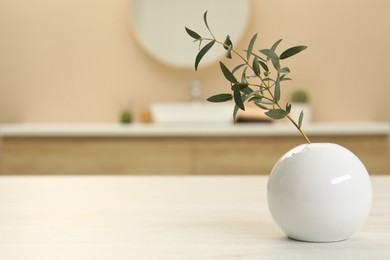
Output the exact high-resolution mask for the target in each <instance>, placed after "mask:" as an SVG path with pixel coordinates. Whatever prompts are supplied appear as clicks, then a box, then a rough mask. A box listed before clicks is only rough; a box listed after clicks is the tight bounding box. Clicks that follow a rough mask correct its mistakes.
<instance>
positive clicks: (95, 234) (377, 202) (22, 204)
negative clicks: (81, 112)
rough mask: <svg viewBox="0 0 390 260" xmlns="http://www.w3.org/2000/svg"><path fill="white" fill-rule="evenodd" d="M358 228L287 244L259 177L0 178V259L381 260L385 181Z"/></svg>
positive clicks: (386, 242) (388, 250)
mask: <svg viewBox="0 0 390 260" xmlns="http://www.w3.org/2000/svg"><path fill="white" fill-rule="evenodd" d="M371 180H372V185H373V206H372V211H371V214H370V216H369V218H368V220H367V222H366V223H365V224H364V225H363V227H362V228H361V229H360V230H359V231H358V232H357V233H355V234H354V235H353V236H352V237H351V238H350V239H348V240H346V241H342V242H337V243H305V242H298V241H294V240H289V239H287V238H286V236H285V235H284V234H283V233H282V232H281V231H280V229H279V228H278V226H277V225H276V224H275V223H274V221H273V220H272V218H271V216H270V214H269V212H268V208H267V202H266V182H267V177H265V176H252V177H250V176H241V177H240V176H219V177H217V176H167V177H158V176H89V177H88V176H78V177H77V176H75V177H70V176H57V177H53V176H51V177H50V176H32V177H27V176H19V177H12V176H0V259H13V260H22V259H23V260H25V259H29V260H52V259H56V260H62V259H64V260H65V259H66V260H69V259H71V260H103V259H104V260H106V259H112V260H122V259H123V260H125V259H126V260H128V259H135V260H143V259H148V260H149V259H150V260H162V259H167V260H176V259H178V260H187V259H194V260H201V259H210V260H218V259H224V260H225V259H242V260H244V259H245V260H248V259H253V260H255V259H256V260H258V259H267V260H273V259H289V260H295V259H310V260H311V259H316V260H321V259H332V260H333V259H353V260H356V259H364V260H366V259H388V258H389V256H390V206H389V201H390V177H388V176H372V178H371Z"/></svg>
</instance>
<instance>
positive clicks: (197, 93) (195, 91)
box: [191, 80, 202, 103]
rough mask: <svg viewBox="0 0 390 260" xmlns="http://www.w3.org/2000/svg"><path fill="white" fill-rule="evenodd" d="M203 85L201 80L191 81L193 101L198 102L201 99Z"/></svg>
mask: <svg viewBox="0 0 390 260" xmlns="http://www.w3.org/2000/svg"><path fill="white" fill-rule="evenodd" d="M201 94H202V87H201V84H200V81H199V80H193V81H192V82H191V97H192V102H194V103H198V102H200V101H201Z"/></svg>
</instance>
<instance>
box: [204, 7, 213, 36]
mask: <svg viewBox="0 0 390 260" xmlns="http://www.w3.org/2000/svg"><path fill="white" fill-rule="evenodd" d="M207 12H208V11H206V12H205V13H204V15H203V20H204V24H205V25H206V27H207V30H208V31H209V32H210V34H211V36H213V38H214V40H215V37H214V34H213V33H212V32H211V30H210V27H209V24H208V22H207Z"/></svg>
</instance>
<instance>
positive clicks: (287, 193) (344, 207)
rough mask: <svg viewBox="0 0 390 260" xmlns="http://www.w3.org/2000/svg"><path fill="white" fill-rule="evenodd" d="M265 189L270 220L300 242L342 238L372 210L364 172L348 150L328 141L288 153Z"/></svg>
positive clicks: (277, 166)
mask: <svg viewBox="0 0 390 260" xmlns="http://www.w3.org/2000/svg"><path fill="white" fill-rule="evenodd" d="M267 189H268V206H269V210H270V212H271V215H272V217H273V218H274V220H275V222H276V223H277V224H278V225H279V226H280V228H281V229H282V230H283V231H284V232H285V233H286V235H287V236H288V237H290V238H292V239H296V240H301V241H310V242H334V241H341V240H345V239H347V238H349V237H350V236H351V235H353V234H354V233H355V232H356V231H357V230H358V229H359V228H360V227H361V226H362V224H363V223H364V221H365V220H366V218H367V217H368V215H369V212H370V208H371V200H372V198H371V197H372V192H371V182H370V178H369V175H368V172H367V170H366V168H365V167H364V165H363V163H362V162H361V161H360V160H359V158H358V157H357V156H356V155H354V154H353V153H352V152H351V151H349V150H348V149H346V148H344V147H342V146H340V145H337V144H332V143H312V144H303V145H300V146H297V147H295V148H294V149H292V150H290V151H289V152H287V153H286V154H285V155H284V156H282V157H281V158H280V159H279V160H278V162H277V163H276V164H275V166H274V167H273V169H272V172H271V175H270V177H269V180H268V185H267Z"/></svg>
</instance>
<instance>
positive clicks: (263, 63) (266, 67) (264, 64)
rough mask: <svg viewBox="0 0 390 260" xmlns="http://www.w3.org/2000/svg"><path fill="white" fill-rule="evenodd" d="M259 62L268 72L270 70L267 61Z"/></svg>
mask: <svg viewBox="0 0 390 260" xmlns="http://www.w3.org/2000/svg"><path fill="white" fill-rule="evenodd" d="M259 63H260V65H261V67H263V69H264V70H265V71H267V72H268V71H269V69H268V66H267V64H266V63H265V62H263V61H261V60H259Z"/></svg>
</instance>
